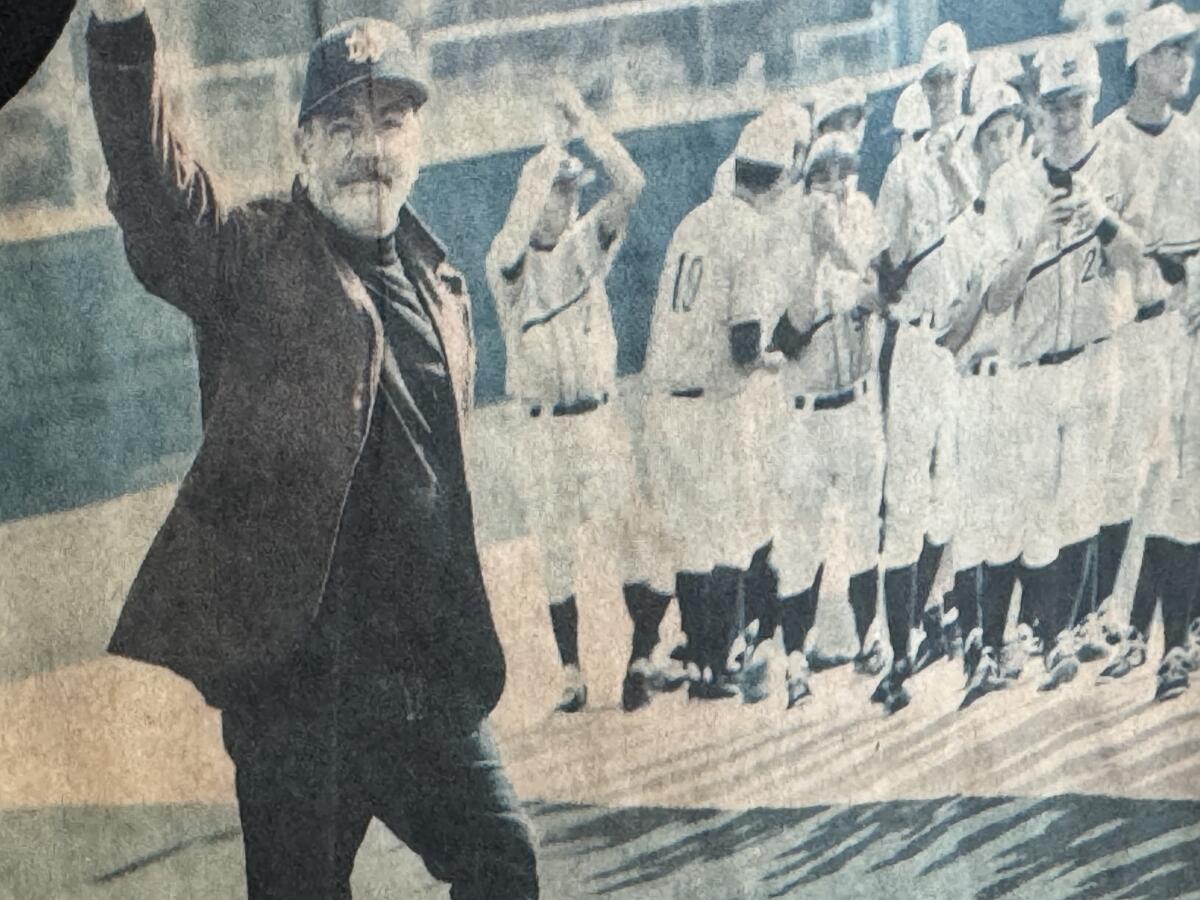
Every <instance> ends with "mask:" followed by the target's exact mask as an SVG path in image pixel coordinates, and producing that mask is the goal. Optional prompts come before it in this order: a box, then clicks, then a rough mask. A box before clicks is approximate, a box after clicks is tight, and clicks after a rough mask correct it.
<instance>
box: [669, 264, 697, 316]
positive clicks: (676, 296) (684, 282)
mask: <svg viewBox="0 0 1200 900" xmlns="http://www.w3.org/2000/svg"><path fill="white" fill-rule="evenodd" d="M703 277H704V257H702V256H689V255H688V254H687V253H680V254H679V268H678V269H677V270H676V271H675V290H674V291H673V292H672V294H671V311H672V312H688V311H689V310H690V309H691V308H692V304H693V303H695V302H696V294H697V293H699V291H700V279H702V278H703Z"/></svg>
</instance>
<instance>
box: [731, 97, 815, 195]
mask: <svg viewBox="0 0 1200 900" xmlns="http://www.w3.org/2000/svg"><path fill="white" fill-rule="evenodd" d="M804 124H807V114H805V116H804V117H803V120H802V119H801V117H800V115H799V112H797V110H796V109H793V108H792V107H791V106H783V105H775V106H772V107H768V108H767V109H765V110H763V112H762V114H760V115H759V116H758V117H757V118H755V119H752V120H751V121H750V122H748V123H747V124H746V127H745V128H743V129H742V133H741V135H740V136H739V137H738V142H737V146H736V147H735V148H734V151H733V156H734V169H735V179H736V181H737V182H738V183H741V184H744V185H746V186H747V187H757V188H758V189H765V188H767V187H770V186H771V185H772V184H774V183H775V181H776V180H778V178H779V176H780V175H782V174H783V173H784V172H786V171H790V170H791V169H792V167H793V166H794V165H795V164H796V158H797V154H798V153H800V152H801V144H802V142H801V140H800V138H801V137H805V138H807V135H808V130H807V129H804V132H805V133H804V134H801V133H800V131H799V130H798V129H800V127H801V126H802V125H804ZM803 143H806V141H805V142H803Z"/></svg>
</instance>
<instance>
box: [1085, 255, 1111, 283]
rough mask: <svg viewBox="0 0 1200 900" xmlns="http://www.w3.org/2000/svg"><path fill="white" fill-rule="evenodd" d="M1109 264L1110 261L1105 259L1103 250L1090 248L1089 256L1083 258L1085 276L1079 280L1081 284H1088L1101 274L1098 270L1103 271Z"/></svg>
mask: <svg viewBox="0 0 1200 900" xmlns="http://www.w3.org/2000/svg"><path fill="white" fill-rule="evenodd" d="M1097 263H1098V264H1099V265H1097ZM1107 263H1108V260H1107V259H1106V258H1105V256H1104V251H1103V250H1097V249H1096V248H1095V247H1089V248H1088V252H1087V254H1086V255H1085V256H1084V257H1083V275H1082V276H1081V277H1080V279H1079V281H1080V283H1081V284H1087V283H1088V282H1089V281H1091V280H1092V279H1093V278H1095V277H1096V276H1097V275H1099V274H1100V272H1099V271H1097V270H1102V269H1103V268H1104V266H1105V265H1106V264H1107Z"/></svg>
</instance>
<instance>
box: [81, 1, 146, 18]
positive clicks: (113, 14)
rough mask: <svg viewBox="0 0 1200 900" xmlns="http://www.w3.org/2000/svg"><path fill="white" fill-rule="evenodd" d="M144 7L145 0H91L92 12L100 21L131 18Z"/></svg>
mask: <svg viewBox="0 0 1200 900" xmlns="http://www.w3.org/2000/svg"><path fill="white" fill-rule="evenodd" d="M145 9H146V3H145V0H92V12H94V13H95V14H96V18H97V19H99V20H100V21H101V22H120V21H121V20H123V19H132V18H133V17H134V16H136V15H138V14H139V13H141V12H144V11H145Z"/></svg>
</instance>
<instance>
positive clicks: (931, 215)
mask: <svg viewBox="0 0 1200 900" xmlns="http://www.w3.org/2000/svg"><path fill="white" fill-rule="evenodd" d="M950 127H953V128H955V129H957V131H956V132H955V135H954V141H955V143H957V144H958V156H959V158H960V159H961V160H962V161H963V162H964V164H965V165H967V166H968V167H970V166H972V165H973V164H974V159H975V154H974V153H973V152H972V150H971V146H970V139H969V133H970V129H969V128H967V127H966V125H965V123H961V122H960V123H958V124H956V125H953V126H950ZM934 137H935V135H934V134H933V133H930V134H928V135H926V136H925V137H924V138H923V139H922V140H921V141H919V142H917V143H909V144H907V145H906V146H905V147H904V148H903V149H902V150H901V151H900V153H899V154H897V156H896V158H895V159H893V160H892V162H891V164H890V165H889V166H888V169H887V172H886V173H885V174H884V177H883V184H882V185H881V186H880V189H879V198H878V200H877V201H876V211H877V213H878V216H879V222H880V224H881V225H882V227H883V231H884V234H885V235H886V243H887V246H888V248H889V250H890V253H891V258H892V262H893V263H894V264H895V265H900V264H901V263H903V262H904V261H905V260H909V259H912V258H914V257H915V256H917V255H919V254H920V253H922V251H924V250H925V249H926V248H928V247H930V246H931V245H933V244H934V243H935V242H936V241H937V240H938V239H939V238H941V237H942V236H943V235H944V234H945V233H946V229H947V228H948V227H949V225H950V222H951V221H953V219H954V218H955V217H956V216H958V215H959V214H960V213H961V212H962V211H963V209H962V205H961V203H960V201H959V199H958V197H957V196H956V195H955V192H954V189H953V187H952V186H951V184H950V182H949V181H948V180H947V179H946V176H945V174H944V173H943V172H942V167H941V165H940V164H939V163H938V161H937V159H936V158H935V156H934V153H933V149H932V148H933V146H934V144H935V140H934ZM939 252H940V251H935V252H933V253H932V254H930V255H929V256H928V257H926V258H925V259H924V260H923V261H922V262H921V263H920V264H918V265H917V266H916V267H915V268H914V269H913V270H912V273H911V274H910V275H909V278H908V281H907V284H906V287H905V289H904V291H903V295H902V297H901V299H900V301H899V302H898V303H897V304H896V306H895V308H894V310H893V312H892V315H893V316H894V318H896V319H898V320H901V321H904V320H908V319H915V318H917V317H918V316H921V315H924V314H932V315H933V319H934V327H935V328H939V327H940V323H941V321H943V320H944V319H945V318H946V316H947V314H948V309H947V306H946V304H947V303H949V302H950V297H951V296H952V295H953V293H954V289H953V282H952V281H947V280H946V279H947V273H946V272H945V271H943V269H942V267H941V266H940V265H939V264H938V255H939Z"/></svg>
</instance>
